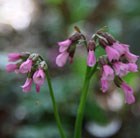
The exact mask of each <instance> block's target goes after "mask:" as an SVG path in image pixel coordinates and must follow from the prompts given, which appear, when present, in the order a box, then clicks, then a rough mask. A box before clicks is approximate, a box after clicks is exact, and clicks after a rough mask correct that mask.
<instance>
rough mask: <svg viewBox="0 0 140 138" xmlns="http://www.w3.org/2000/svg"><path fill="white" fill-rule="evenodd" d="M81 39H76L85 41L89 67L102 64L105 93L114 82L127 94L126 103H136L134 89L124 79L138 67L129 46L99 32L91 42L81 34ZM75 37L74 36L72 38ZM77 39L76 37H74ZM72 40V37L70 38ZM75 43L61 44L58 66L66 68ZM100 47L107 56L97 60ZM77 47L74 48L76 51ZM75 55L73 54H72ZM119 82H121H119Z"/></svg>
mask: <svg viewBox="0 0 140 138" xmlns="http://www.w3.org/2000/svg"><path fill="white" fill-rule="evenodd" d="M79 36H80V37H76V38H77V39H75V40H76V41H75V42H77V43H78V41H77V40H79V41H80V40H84V41H83V42H84V44H85V46H86V49H87V51H88V55H87V65H88V66H89V67H93V66H94V65H95V64H96V63H97V62H99V63H100V64H99V65H100V69H101V72H102V73H101V74H102V75H101V79H100V80H101V90H102V91H103V92H106V91H108V89H109V85H110V82H111V81H114V82H115V84H117V86H118V87H121V88H122V89H123V91H124V94H125V100H126V103H128V104H131V103H133V102H134V101H135V97H134V95H133V90H132V88H131V87H130V86H129V85H127V84H126V83H125V82H124V81H123V80H122V77H123V76H125V75H127V74H128V73H129V72H137V71H138V66H137V64H136V62H137V60H138V58H139V57H138V56H137V55H134V54H132V53H131V52H130V50H129V46H128V45H127V44H122V43H120V42H119V41H117V40H115V39H114V38H113V37H112V36H111V35H110V34H108V33H106V32H103V31H97V32H96V33H95V34H94V35H93V36H92V38H91V39H90V40H88V41H87V40H86V37H85V36H84V35H83V34H81V33H80V35H79ZM72 37H73V36H72ZM74 37H75V36H74ZM70 38H71V37H70ZM72 43H73V41H71V39H67V40H65V41H63V42H59V43H58V45H59V46H60V47H59V52H61V54H60V55H58V56H57V58H56V64H57V65H58V66H60V67H62V66H64V64H65V63H66V61H67V58H68V57H69V56H71V53H70V52H69V51H70V49H73V48H71V45H72ZM99 46H101V47H103V48H104V51H105V53H106V55H103V56H101V57H99V59H96V57H95V52H96V48H98V47H99ZM75 49H76V47H75V48H74V51H75ZM72 55H73V54H72ZM118 80H119V81H118Z"/></svg>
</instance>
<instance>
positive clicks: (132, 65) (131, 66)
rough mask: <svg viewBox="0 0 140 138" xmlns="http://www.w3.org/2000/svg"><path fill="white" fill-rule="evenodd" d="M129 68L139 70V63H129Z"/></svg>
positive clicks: (132, 70)
mask: <svg viewBox="0 0 140 138" xmlns="http://www.w3.org/2000/svg"><path fill="white" fill-rule="evenodd" d="M128 70H129V71H130V72H137V71H138V65H137V64H135V63H128Z"/></svg>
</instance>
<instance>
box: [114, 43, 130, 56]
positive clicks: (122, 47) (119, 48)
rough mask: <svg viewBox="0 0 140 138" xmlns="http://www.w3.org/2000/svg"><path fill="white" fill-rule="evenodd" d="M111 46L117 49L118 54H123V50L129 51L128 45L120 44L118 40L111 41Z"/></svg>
mask: <svg viewBox="0 0 140 138" xmlns="http://www.w3.org/2000/svg"><path fill="white" fill-rule="evenodd" d="M112 47H113V48H114V49H115V50H117V52H118V53H119V54H120V55H123V54H125V52H127V51H129V47H128V45H125V44H121V43H119V42H115V43H113V45H112Z"/></svg>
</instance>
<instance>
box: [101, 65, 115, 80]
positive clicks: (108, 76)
mask: <svg viewBox="0 0 140 138" xmlns="http://www.w3.org/2000/svg"><path fill="white" fill-rule="evenodd" d="M102 78H103V79H105V80H113V79H114V71H113V69H112V68H111V67H110V66H109V65H104V66H103V73H102Z"/></svg>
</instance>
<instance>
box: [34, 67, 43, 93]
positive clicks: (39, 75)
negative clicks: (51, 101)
mask: <svg viewBox="0 0 140 138" xmlns="http://www.w3.org/2000/svg"><path fill="white" fill-rule="evenodd" d="M33 80H34V83H35V84H36V91H37V92H39V91H40V86H42V85H43V84H44V81H45V73H44V71H43V69H41V68H40V69H39V70H37V71H36V72H35V73H34V75H33Z"/></svg>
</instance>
